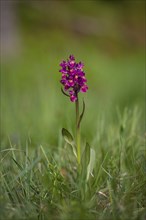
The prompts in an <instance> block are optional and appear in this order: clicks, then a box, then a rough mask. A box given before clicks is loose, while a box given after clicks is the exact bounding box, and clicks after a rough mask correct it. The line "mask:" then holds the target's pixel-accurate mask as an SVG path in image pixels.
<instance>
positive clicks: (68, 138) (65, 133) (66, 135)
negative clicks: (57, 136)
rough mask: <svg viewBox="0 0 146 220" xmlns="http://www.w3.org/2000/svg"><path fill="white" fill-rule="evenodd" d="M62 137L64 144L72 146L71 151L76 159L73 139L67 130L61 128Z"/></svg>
mask: <svg viewBox="0 0 146 220" xmlns="http://www.w3.org/2000/svg"><path fill="white" fill-rule="evenodd" d="M62 136H63V138H64V140H65V142H66V143H68V144H69V145H71V146H72V151H73V153H74V155H75V157H77V153H76V148H75V144H74V139H73V136H72V135H71V133H70V132H69V131H68V130H67V129H65V128H62Z"/></svg>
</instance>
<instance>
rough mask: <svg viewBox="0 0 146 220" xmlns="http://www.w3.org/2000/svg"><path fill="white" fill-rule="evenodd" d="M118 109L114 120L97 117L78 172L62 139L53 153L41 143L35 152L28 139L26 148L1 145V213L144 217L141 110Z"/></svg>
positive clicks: (66, 134)
mask: <svg viewBox="0 0 146 220" xmlns="http://www.w3.org/2000/svg"><path fill="white" fill-rule="evenodd" d="M117 112H118V113H117V115H118V118H119V119H118V120H117V121H116V122H115V121H114V120H113V121H111V123H110V124H108V125H106V122H104V124H103V119H102V118H101V119H100V120H98V127H100V129H99V128H98V129H97V131H98V132H97V136H96V139H95V140H94V143H93V144H92V145H93V147H94V149H92V148H91V147H90V146H89V144H86V145H85V149H84V151H83V153H82V159H81V166H82V172H81V173H80V175H79V174H78V171H77V167H76V164H77V163H75V161H74V155H73V154H72V153H71V152H72V151H70V148H68V147H67V148H64V144H63V143H64V140H62V141H61V146H60V147H59V146H58V148H56V149H55V151H54V153H53V152H52V151H50V149H49V148H48V150H47V148H46V147H45V148H44V147H43V146H38V147H36V149H35V150H32V149H31V148H30V146H31V142H30V141H28V142H27V144H26V147H25V149H24V147H22V145H13V144H12V143H11V145H10V148H7V149H2V150H1V198H0V199H1V215H2V217H3V218H4V219H5V218H6V217H7V219H48V218H51V219H60V220H64V219H93V220H94V219H97V218H98V219H99V220H103V219H107V220H109V219H115V220H117V219H119V220H127V219H133V220H136V219H141V220H144V219H145V211H146V206H145V204H146V191H145V182H146V178H145V161H146V151H145V148H144V137H143V135H141V134H140V130H139V129H140V126H139V119H138V114H139V110H138V109H134V110H133V111H130V110H128V109H125V111H124V113H123V114H121V113H120V111H119V110H118V111H117ZM135 115H137V118H135ZM103 125H104V129H102V126H103ZM121 125H122V127H123V128H122V130H121ZM62 133H63V135H64V137H65V140H66V141H67V142H68V141H69V140H70V141H71V142H72V141H73V137H72V135H71V134H70V133H69V132H68V131H67V130H66V129H63V131H62ZM70 141H69V142H70ZM69 142H68V143H69ZM93 167H94V169H93ZM89 173H90V174H89Z"/></svg>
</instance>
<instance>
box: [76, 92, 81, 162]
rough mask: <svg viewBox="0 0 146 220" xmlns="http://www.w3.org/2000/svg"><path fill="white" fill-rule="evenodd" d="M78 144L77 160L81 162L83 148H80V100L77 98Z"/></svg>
mask: <svg viewBox="0 0 146 220" xmlns="http://www.w3.org/2000/svg"><path fill="white" fill-rule="evenodd" d="M76 146H77V161H78V164H80V160H81V148H80V125H79V100H78V96H77V100H76Z"/></svg>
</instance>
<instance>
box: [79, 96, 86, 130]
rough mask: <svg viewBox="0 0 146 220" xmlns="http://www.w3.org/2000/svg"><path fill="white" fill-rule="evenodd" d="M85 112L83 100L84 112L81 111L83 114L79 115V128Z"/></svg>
mask: <svg viewBox="0 0 146 220" xmlns="http://www.w3.org/2000/svg"><path fill="white" fill-rule="evenodd" d="M84 112H85V102H84V100H83V110H82V113H81V115H80V117H79V121H78V128H79V127H80V123H81V121H82V118H83V116H84Z"/></svg>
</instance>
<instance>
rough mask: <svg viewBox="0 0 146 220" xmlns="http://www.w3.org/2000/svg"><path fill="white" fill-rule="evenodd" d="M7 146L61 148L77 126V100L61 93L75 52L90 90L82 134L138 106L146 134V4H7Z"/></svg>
mask: <svg viewBox="0 0 146 220" xmlns="http://www.w3.org/2000/svg"><path fill="white" fill-rule="evenodd" d="M1 11H2V14H1V140H2V147H8V146H9V144H8V139H10V140H11V142H12V144H19V143H25V141H26V140H27V139H31V143H32V147H33V146H34V147H35V146H38V145H39V144H43V145H44V146H45V145H46V146H48V145H49V146H50V147H52V148H53V147H55V146H57V145H58V142H59V139H60V138H59V136H60V129H61V127H67V128H70V129H71V130H73V129H74V119H75V112H74V108H75V106H74V103H71V102H70V101H69V99H68V98H67V97H65V96H63V94H62V93H61V91H60V88H61V84H60V82H59V81H60V78H61V74H60V73H59V69H60V67H59V64H60V62H61V61H62V60H65V59H67V58H68V56H69V55H70V54H73V55H74V56H75V57H76V60H77V61H82V62H83V63H84V64H85V72H86V77H87V80H88V86H89V90H88V92H87V93H86V94H84V96H82V94H81V95H80V99H82V97H84V99H85V103H86V113H85V118H84V120H83V126H82V132H83V134H85V135H86V136H87V137H88V139H89V141H91V140H92V138H93V137H94V135H95V134H96V132H95V129H96V127H97V124H98V118H100V117H104V118H105V120H106V121H107V124H108V123H110V122H111V120H112V121H113V122H114V121H116V120H117V114H116V111H117V110H116V109H117V108H119V109H120V110H121V111H123V109H124V108H125V107H128V108H130V109H133V108H134V107H135V106H137V107H138V109H139V111H140V112H141V125H140V126H141V128H142V132H143V131H144V103H145V100H144V96H145V47H144V44H145V1H144V0H139V1H138V0H133V1H130V0H129V1H126V0H125V1H124V0H123V1H122V0H121V1H120V0H119V1H106V0H98V1H86V0H81V1H79V0H75V1H67V0H66V1H61V0H60V1H53V0H52V1H51V0H50V1H41V0H40V1H33V0H32V1H21V2H19V1H1Z"/></svg>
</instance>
